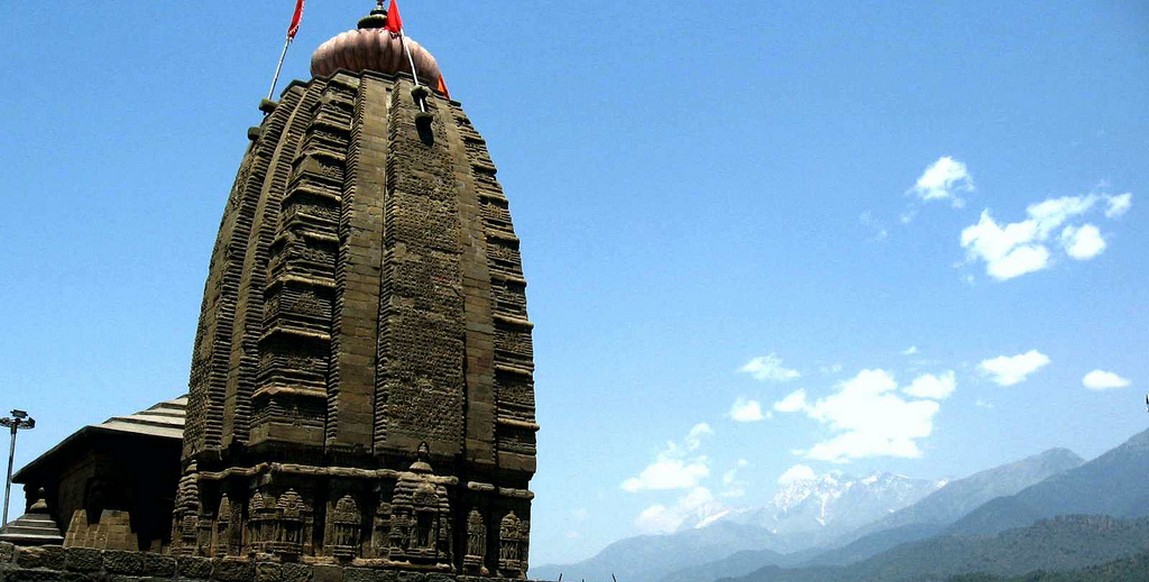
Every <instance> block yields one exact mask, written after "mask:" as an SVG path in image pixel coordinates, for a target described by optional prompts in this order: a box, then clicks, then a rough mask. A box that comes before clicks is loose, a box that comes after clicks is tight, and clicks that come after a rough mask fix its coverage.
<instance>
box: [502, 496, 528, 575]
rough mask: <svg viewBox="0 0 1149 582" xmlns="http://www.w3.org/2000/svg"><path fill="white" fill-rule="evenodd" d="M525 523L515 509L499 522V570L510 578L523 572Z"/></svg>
mask: <svg viewBox="0 0 1149 582" xmlns="http://www.w3.org/2000/svg"><path fill="white" fill-rule="evenodd" d="M523 524H524V522H523V521H521V520H520V519H519V517H518V516H517V515H515V512H513V511H512V512H510V513H508V514H507V515H506V516H505V517H503V520H502V521H501V522H500V523H499V571H500V572H501V573H502V574H503V575H504V576H507V577H510V578H518V577H519V576H520V575H521V574H522V572H523V563H524V561H523V532H524V531H525V528H524V527H523Z"/></svg>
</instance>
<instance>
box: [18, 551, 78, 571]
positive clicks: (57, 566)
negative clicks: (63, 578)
mask: <svg viewBox="0 0 1149 582" xmlns="http://www.w3.org/2000/svg"><path fill="white" fill-rule="evenodd" d="M15 562H16V565H17V566H19V567H21V568H49V569H52V570H63V569H64V565H65V562H66V559H65V552H64V548H63V547H60V546H39V547H31V548H17V549H16V556H15Z"/></svg>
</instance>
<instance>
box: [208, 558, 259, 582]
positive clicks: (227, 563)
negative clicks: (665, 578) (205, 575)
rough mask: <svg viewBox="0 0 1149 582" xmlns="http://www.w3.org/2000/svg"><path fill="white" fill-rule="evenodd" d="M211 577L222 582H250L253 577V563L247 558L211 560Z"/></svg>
mask: <svg viewBox="0 0 1149 582" xmlns="http://www.w3.org/2000/svg"><path fill="white" fill-rule="evenodd" d="M212 562H213V567H212V578H213V579H215V580H221V581H222V582H251V581H252V580H254V579H255V563H253V562H249V561H247V560H236V559H228V558H225V559H222V560H212Z"/></svg>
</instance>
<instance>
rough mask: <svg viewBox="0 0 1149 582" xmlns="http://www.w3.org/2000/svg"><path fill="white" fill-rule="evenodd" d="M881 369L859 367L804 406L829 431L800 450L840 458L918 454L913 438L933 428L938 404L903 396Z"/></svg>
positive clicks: (836, 460) (822, 458)
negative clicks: (829, 391) (831, 391)
mask: <svg viewBox="0 0 1149 582" xmlns="http://www.w3.org/2000/svg"><path fill="white" fill-rule="evenodd" d="M897 388H898V384H897V382H896V381H895V380H894V378H893V376H892V375H890V373H889V372H886V371H885V370H862V371H861V372H859V373H858V375H857V376H855V377H853V378H851V379H849V380H846V381H844V382H841V383H839V384H838V386H837V392H835V393H834V394H831V395H830V396H827V397H825V398H820V399H818V400H817V401H816V402H814V403H813V404H812V405H808V406H807V407H806V408H805V410H804V411H805V413H806V415H807V416H809V417H810V418H812V419H814V420H817V421H818V422H820V423H822V424H823V425H825V426H826V427H827V428H829V429H830V430H831V431H832V432H833V433H835V436H833V437H832V438H831V439H829V440H827V441H824V442H821V443H818V444H815V445H814V446H813V447H811V448H810V449H809V450H807V451H805V456H806V457H807V458H809V459H814V460H819V461H829V462H833V463H846V462H849V461H850V460H852V459H861V458H868V457H882V456H892V457H903V458H916V457H920V456H921V454H922V453H921V449H920V448H919V447H918V443H917V441H918V440H919V439H923V438H925V437H928V436H929V435H930V434H931V433H932V432H933V418H934V415H936V414H937V412H938V410H940V409H941V405H940V404H938V403H937V402H935V401H933V400H909V401H907V400H905V399H903V398H902V397H901V396H899V395H898V393H897Z"/></svg>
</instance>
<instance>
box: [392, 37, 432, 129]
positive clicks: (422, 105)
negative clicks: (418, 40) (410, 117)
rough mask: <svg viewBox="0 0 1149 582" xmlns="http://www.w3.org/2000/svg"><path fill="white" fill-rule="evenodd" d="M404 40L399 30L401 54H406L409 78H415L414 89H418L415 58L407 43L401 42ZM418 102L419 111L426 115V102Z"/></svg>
mask: <svg viewBox="0 0 1149 582" xmlns="http://www.w3.org/2000/svg"><path fill="white" fill-rule="evenodd" d="M404 38H406V35H404V34H403V31H402V30H400V31H399V44H400V45H401V46H402V47H403V52H405V53H407V62H408V63H411V76H412V77H414V78H415V87H419V86H420V84H419V73H418V72H416V71H415V58H414V57H412V56H411V47H409V46H407V43H406V42H405V41H404V40H403V39H404ZM418 101H419V111H422V112H423V113H426V112H427V102H426V101H424V100H423V99H419V100H418Z"/></svg>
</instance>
